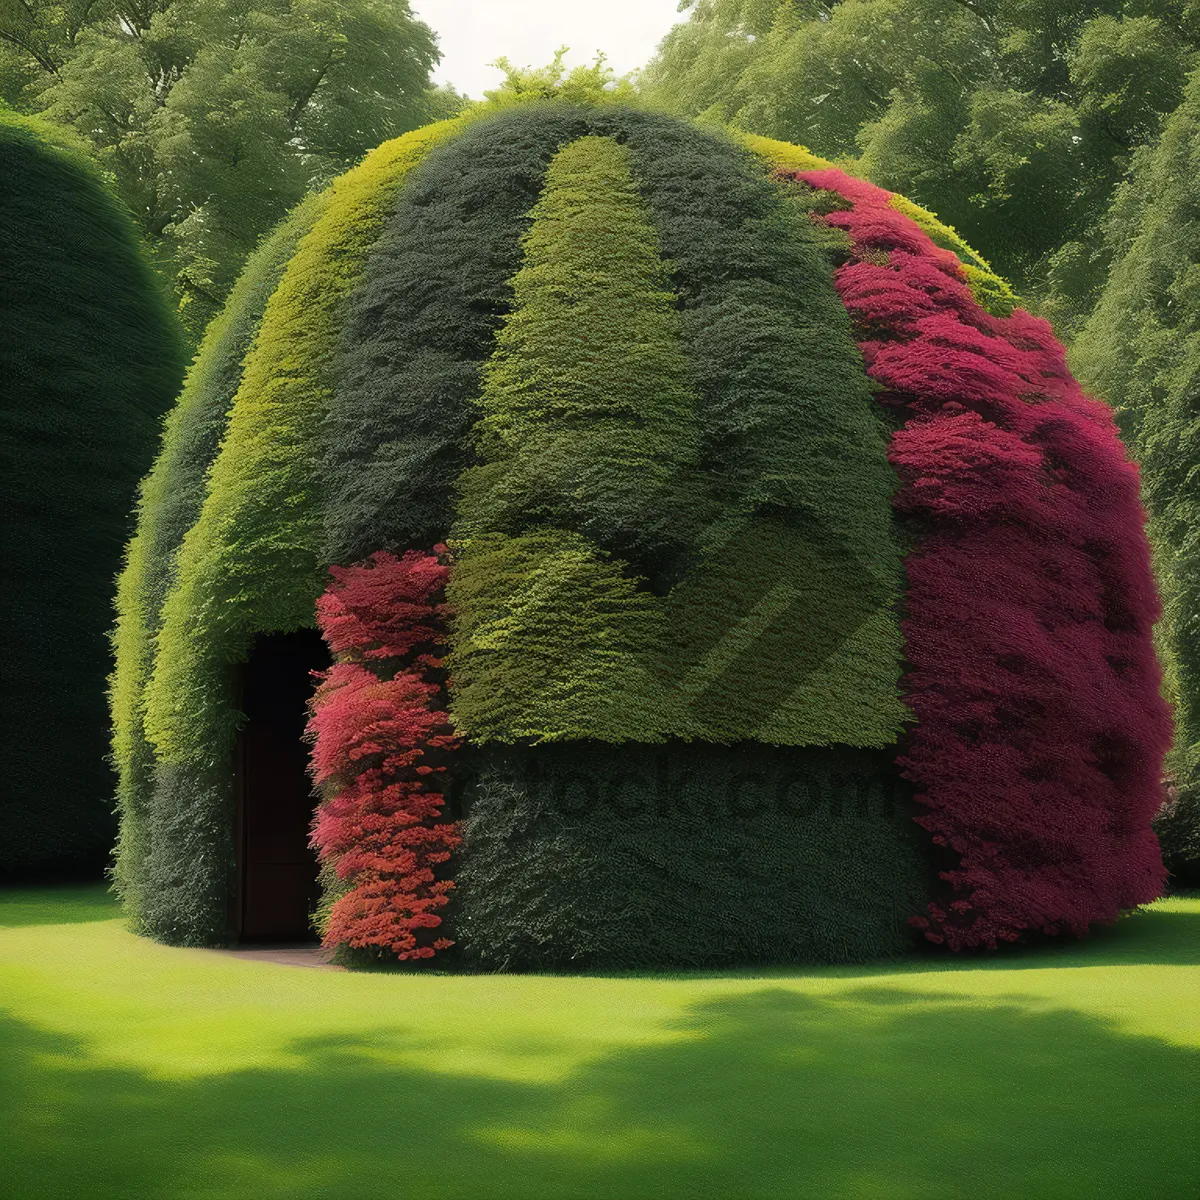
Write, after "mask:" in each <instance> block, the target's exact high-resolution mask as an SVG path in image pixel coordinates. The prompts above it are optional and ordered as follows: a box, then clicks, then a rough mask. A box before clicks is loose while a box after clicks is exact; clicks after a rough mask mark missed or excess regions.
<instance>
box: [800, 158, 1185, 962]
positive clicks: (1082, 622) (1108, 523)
mask: <svg viewBox="0 0 1200 1200" xmlns="http://www.w3.org/2000/svg"><path fill="white" fill-rule="evenodd" d="M796 177H797V178H799V179H802V180H804V181H805V182H807V183H808V184H810V185H812V186H814V187H817V188H821V189H828V190H832V191H834V192H836V193H838V194H840V195H841V196H842V197H843V198H844V199H846V200H848V201H850V202H851V205H852V207H851V208H850V209H848V210H844V211H836V212H833V213H831V214H829V215H828V216H826V217H823V218H819V219H823V220H827V221H828V222H829V223H830V224H832V225H836V226H838V227H840V228H842V229H844V230H846V232H847V233H848V234H849V235H850V238H851V243H852V247H853V249H852V254H851V258H850V261H849V262H847V263H846V264H845V265H843V266H842V267H840V268H839V269H838V271H837V276H836V283H837V287H838V291H839V293H840V294H841V297H842V300H843V302H844V303H845V305H846V308H847V310H848V311H849V313H850V315H851V317H852V319H853V321H854V324H855V328H856V336H857V337H858V339H859V345H860V346H861V349H862V352H863V356H864V359H865V362H866V366H867V370H868V372H869V374H870V375H871V377H872V378H873V379H874V380H876V381H877V382H878V383H879V384H880V385H881V389H882V390H881V392H880V395H879V399H880V402H881V403H882V404H884V405H885V406H887V407H888V408H889V409H890V410H892V412H893V413H894V415H895V417H896V418H897V420H898V422H899V427H898V428H897V429H896V432H895V433H894V434H893V437H892V441H891V447H890V451H889V458H890V460H891V462H892V464H893V466H894V467H895V469H896V471H897V473H898V475H899V477H900V481H901V486H900V489H899V490H898V492H897V494H896V497H895V507H896V509H897V512H898V513H899V514H901V516H902V522H903V524H904V525H905V526H907V527H908V528H909V529H910V531H911V533H912V534H913V536H914V549H913V550H912V551H911V553H910V555H909V557H908V559H907V562H906V571H907V577H908V587H907V601H906V617H905V620H904V621H903V625H902V628H903V632H904V636H905V642H906V657H907V660H908V672H907V675H906V679H905V687H906V692H907V702H908V704H909V706H910V707H911V708H912V710H913V712H914V714H915V716H916V718H917V724H916V726H915V728H914V729H912V730H911V732H910V734H909V735H908V738H907V740H906V744H905V746H904V748H903V754H902V756H901V758H900V759H899V762H900V764H901V766H902V768H903V769H904V772H905V774H906V775H907V777H908V778H909V779H911V780H912V781H913V782H914V783H915V784H916V787H917V799H918V801H919V802H920V803H921V804H922V805H924V806H925V808H926V809H927V810H928V811H927V812H926V813H924V814H923V815H922V816H921V817H919V818H918V821H919V823H920V824H921V825H922V826H924V828H925V829H927V830H928V831H929V832H930V834H931V835H932V840H933V842H934V843H935V845H937V846H939V847H943V848H944V849H943V850H942V851H939V852H938V854H939V857H940V859H941V863H942V865H943V866H944V868H945V869H944V870H943V871H942V872H941V875H940V877H941V879H942V880H944V881H945V884H946V885H947V886H946V888H945V890H944V894H943V895H942V896H940V897H939V898H938V899H937V900H936V902H934V903H932V904H930V905H929V910H928V914H927V915H926V916H923V917H914V918H912V922H913V924H914V925H916V926H917V927H918V928H920V929H922V930H924V933H925V937H927V938H928V939H929V940H930V941H933V942H939V943H942V942H944V943H945V944H946V945H948V946H949V947H950V948H952V949H961V948H964V947H969V946H976V945H988V946H993V947H994V946H995V945H996V944H997V943H998V942H1000V941H1013V940H1015V939H1016V938H1018V937H1019V936H1020V935H1021V934H1022V933H1023V932H1025V931H1041V932H1043V933H1046V934H1055V933H1059V932H1070V933H1073V934H1083V933H1085V932H1086V931H1087V928H1088V926H1089V925H1090V924H1091V923H1093V922H1107V921H1112V920H1114V919H1115V918H1116V917H1117V916H1118V915H1119V914H1120V912H1121V910H1123V909H1128V908H1132V907H1134V906H1136V905H1138V904H1142V903H1145V902H1147V901H1149V900H1152V899H1154V898H1155V897H1156V896H1158V895H1159V894H1160V891H1161V887H1162V883H1163V878H1164V872H1163V866H1162V860H1161V857H1160V854H1159V849H1158V844H1157V841H1156V840H1155V837H1154V834H1153V833H1152V831H1151V828H1150V819H1151V817H1152V816H1153V815H1154V813H1155V811H1156V809H1157V808H1158V805H1159V801H1160V799H1161V796H1160V786H1159V779H1160V765H1161V761H1162V756H1163V754H1164V752H1165V751H1166V749H1167V746H1168V744H1169V741H1170V733H1171V730H1170V718H1169V715H1168V710H1167V707H1166V705H1165V703H1164V701H1163V700H1162V699H1161V697H1160V694H1159V683H1160V675H1159V668H1158V663H1157V660H1156V658H1155V655H1154V650H1153V646H1152V643H1151V625H1152V624H1153V622H1154V620H1155V619H1156V618H1157V616H1158V611H1159V608H1158V599H1157V595H1156V592H1155V588H1154V582H1153V579H1152V576H1151V573H1150V556H1149V547H1148V544H1147V541H1146V538H1145V534H1144V530H1143V523H1144V517H1143V512H1142V508H1141V505H1140V502H1139V498H1138V475H1137V469H1136V467H1135V466H1134V465H1133V464H1132V463H1130V462H1129V461H1128V460H1127V459H1126V457H1125V453H1124V450H1123V447H1122V445H1121V443H1120V440H1119V439H1118V436H1117V433H1116V429H1115V426H1114V424H1113V421H1112V418H1111V416H1110V414H1109V412H1108V410H1107V408H1105V407H1104V406H1103V405H1102V404H1100V403H1098V402H1096V401H1094V400H1092V399H1090V398H1088V397H1087V396H1085V395H1084V394H1083V392H1082V391H1081V389H1080V387H1079V385H1078V384H1077V383H1076V381H1075V380H1074V379H1073V378H1072V376H1071V374H1070V372H1069V371H1068V369H1067V366H1066V360H1065V357H1064V353H1063V350H1062V347H1061V346H1060V345H1059V343H1058V342H1057V341H1056V340H1055V338H1054V336H1053V334H1052V332H1051V330H1050V326H1049V325H1048V324H1047V323H1046V322H1045V321H1044V320H1041V319H1040V318H1036V317H1033V316H1030V315H1029V314H1028V313H1026V312H1023V311H1021V310H1018V311H1017V312H1015V313H1014V314H1013V315H1012V316H1011V317H1006V318H999V317H993V316H991V315H990V314H988V313H987V312H986V311H984V310H983V309H982V308H981V307H980V306H979V304H977V303H976V301H975V299H974V297H973V296H972V293H971V291H970V288H969V287H968V286H967V283H966V280H965V278H964V275H963V272H962V269H961V267H960V266H959V263H958V260H957V258H956V257H955V256H954V255H953V254H952V253H950V252H949V251H948V250H943V249H940V248H939V247H937V246H936V245H934V243H933V242H932V241H930V239H929V238H928V237H927V236H926V234H925V233H924V232H922V230H921V229H920V227H919V226H918V225H917V224H916V223H915V222H913V221H912V220H910V219H909V218H907V217H905V216H904V215H902V214H901V213H900V212H898V211H896V210H895V209H894V208H892V207H891V206H890V204H889V199H890V193H888V192H885V191H883V190H882V189H880V188H877V187H874V186H873V185H872V184H869V183H865V182H863V181H862V180H857V179H852V178H850V177H849V176H847V175H844V174H843V173H842V172H840V171H836V170H824V171H810V172H804V173H802V174H800V175H798V176H796Z"/></svg>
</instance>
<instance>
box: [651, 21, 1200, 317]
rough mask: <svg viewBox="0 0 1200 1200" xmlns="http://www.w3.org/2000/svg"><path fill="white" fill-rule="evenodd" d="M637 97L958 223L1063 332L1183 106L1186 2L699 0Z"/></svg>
mask: <svg viewBox="0 0 1200 1200" xmlns="http://www.w3.org/2000/svg"><path fill="white" fill-rule="evenodd" d="M684 7H690V8H691V16H690V19H689V20H688V21H687V22H686V23H685V24H683V25H680V26H677V27H676V28H675V29H673V30H672V31H671V33H670V34H669V35H668V36H667V38H666V39H665V41H664V42H663V45H662V48H661V53H660V55H659V57H658V58H657V59H656V60H655V61H654V62H653V63H651V64H650V66H649V67H648V68H647V69H646V70H645V72H644V73H643V76H642V87H643V90H644V91H645V93H646V94H647V95H648V96H649V97H650V98H652V99H653V100H655V101H656V102H659V103H663V104H666V105H667V106H668V107H669V108H671V109H673V110H674V111H677V112H680V113H686V114H691V115H708V116H712V117H714V118H719V119H721V120H726V121H732V122H733V123H734V124H735V125H738V126H741V127H743V128H745V129H749V130H752V131H754V132H756V133H761V134H766V135H768V136H771V137H777V138H783V139H786V140H788V141H796V142H802V143H803V144H804V145H806V146H809V147H810V148H811V149H812V150H814V151H816V152H817V153H818V154H823V155H825V156H827V157H830V158H839V159H840V158H854V159H856V160H857V167H856V169H857V170H859V171H860V172H862V173H864V174H866V175H867V176H869V177H870V178H871V179H872V180H873V181H874V182H875V183H878V184H880V185H881V186H883V187H887V188H892V189H894V190H897V191H903V192H905V193H906V194H907V195H909V196H911V197H912V198H913V199H914V200H917V201H918V202H920V203H921V204H924V205H926V206H928V207H930V208H932V209H933V210H934V211H935V212H937V213H938V215H939V216H941V217H942V218H943V219H944V220H946V221H949V222H950V223H951V224H953V225H955V226H956V227H957V228H958V229H959V230H961V231H962V233H963V234H964V235H965V236H966V237H967V239H968V240H969V241H971V242H972V243H973V244H974V245H975V246H976V247H977V248H978V249H979V250H981V251H982V252H983V253H984V254H985V255H986V256H987V257H989V258H990V259H991V260H992V261H993V262H994V263H995V265H996V266H997V268H998V269H999V270H1000V271H1001V273H1002V274H1006V275H1008V276H1009V277H1010V278H1011V279H1012V280H1013V282H1014V284H1015V285H1016V286H1017V288H1018V290H1019V291H1022V292H1025V293H1027V294H1029V293H1037V294H1040V295H1041V296H1042V297H1043V298H1044V299H1045V301H1046V303H1047V306H1048V309H1047V311H1049V312H1050V313H1051V314H1052V315H1054V316H1055V317H1056V319H1058V320H1059V321H1060V323H1062V324H1063V325H1065V326H1069V325H1070V324H1071V323H1072V322H1074V321H1076V320H1077V319H1078V318H1079V316H1080V315H1081V314H1083V315H1086V311H1087V309H1088V308H1089V307H1090V304H1091V301H1092V300H1093V299H1094V294H1095V291H1096V290H1097V288H1098V287H1099V286H1100V285H1101V284H1102V283H1103V279H1104V271H1105V268H1106V266H1107V261H1108V260H1107V257H1106V255H1105V254H1104V252H1103V250H1101V251H1100V252H1097V251H1096V249H1095V248H1094V246H1093V244H1092V239H1091V238H1090V237H1089V234H1090V232H1091V231H1092V229H1093V228H1094V227H1095V226H1096V224H1097V223H1098V222H1099V221H1100V219H1101V218H1102V217H1103V214H1104V212H1105V211H1106V209H1107V207H1108V203H1109V200H1110V197H1111V195H1112V192H1113V189H1114V188H1115V186H1116V184H1117V183H1118V181H1119V180H1120V178H1121V176H1122V174H1123V172H1124V169H1125V167H1126V166H1127V164H1128V161H1129V156H1130V155H1131V154H1132V153H1133V152H1134V151H1135V150H1136V149H1137V147H1138V146H1140V145H1143V144H1145V143H1147V142H1149V141H1152V140H1154V139H1155V138H1156V137H1157V135H1158V132H1159V130H1160V129H1161V126H1162V121H1163V118H1164V116H1165V114H1167V113H1170V112H1171V111H1172V110H1173V109H1174V108H1175V107H1176V105H1177V104H1178V103H1179V100H1180V96H1181V93H1182V90H1183V85H1184V81H1185V79H1186V77H1187V73H1188V70H1189V68H1190V66H1191V65H1192V64H1193V62H1194V61H1195V55H1196V49H1197V45H1198V43H1200V5H1197V4H1196V3H1195V2H1194V0H829V2H819V0H695V2H694V3H692V4H690V5H684Z"/></svg>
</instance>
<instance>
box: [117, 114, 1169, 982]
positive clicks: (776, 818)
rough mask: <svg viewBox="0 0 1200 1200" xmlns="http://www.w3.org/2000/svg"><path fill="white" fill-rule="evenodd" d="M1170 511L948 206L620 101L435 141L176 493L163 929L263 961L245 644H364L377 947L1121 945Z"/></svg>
mask: <svg viewBox="0 0 1200 1200" xmlns="http://www.w3.org/2000/svg"><path fill="white" fill-rule="evenodd" d="M1142 526H1143V517H1142V512H1141V509H1140V506H1139V502H1138V479H1137V473H1136V469H1135V468H1134V467H1133V466H1132V464H1130V463H1129V462H1128V461H1127V459H1126V456H1125V454H1124V451H1123V449H1122V447H1121V444H1120V442H1119V441H1118V439H1117V436H1116V434H1115V432H1114V428H1113V424H1112V421H1111V419H1110V417H1109V415H1108V412H1107V410H1106V409H1105V408H1104V407H1103V406H1102V405H1100V404H1098V403H1096V402H1094V401H1092V400H1089V399H1088V398H1086V397H1085V396H1084V395H1083V394H1082V393H1081V392H1080V390H1079V388H1078V386H1077V384H1076V383H1075V382H1074V380H1073V379H1072V378H1071V376H1070V374H1069V373H1068V371H1067V369H1066V367H1065V365H1064V360H1063V354H1062V350H1061V347H1059V345H1058V344H1057V343H1056V342H1055V341H1054V339H1053V337H1052V335H1051V333H1050V330H1049V327H1048V326H1047V325H1046V324H1045V322H1043V321H1041V320H1039V319H1035V318H1033V317H1031V316H1029V315H1028V314H1026V313H1024V312H1023V311H1021V310H1019V309H1015V308H1014V301H1013V298H1012V296H1011V293H1009V292H1008V289H1007V288H1006V287H1005V285H1004V284H1003V283H1002V282H1001V281H1000V280H998V279H997V278H996V277H995V276H994V275H992V273H991V272H990V270H989V269H988V267H987V264H986V263H984V262H982V261H981V260H980V259H978V258H977V257H976V256H975V255H974V254H973V253H972V252H971V251H970V250H969V248H968V247H966V246H965V245H963V244H962V242H961V241H960V240H959V239H958V238H957V237H956V235H954V234H953V232H952V231H951V230H949V229H947V228H946V227H944V226H942V225H940V224H939V223H938V222H937V221H936V220H934V219H933V218H932V217H931V216H930V215H929V214H927V213H925V212H923V211H922V210H920V209H918V208H916V207H915V206H913V205H911V204H909V203H908V202H906V201H904V200H903V199H902V198H901V197H897V196H893V195H891V194H889V193H887V192H884V191H882V190H880V189H878V188H875V187H873V186H871V185H869V184H866V183H863V182H861V181H859V180H855V179H852V178H850V177H848V176H846V175H844V174H842V173H841V172H839V171H837V170H834V169H832V168H831V167H830V166H829V165H828V164H826V163H822V162H821V161H820V160H818V159H815V158H813V157H812V156H811V155H809V154H808V153H807V152H806V151H803V150H801V149H800V148H798V147H794V146H787V145H783V144H781V143H775V142H769V141H766V140H764V139H759V138H746V139H743V140H742V141H734V140H733V139H731V138H729V137H726V136H724V135H721V134H719V133H714V132H712V131H707V130H701V129H699V128H697V127H694V126H692V125H690V124H687V123H684V122H681V121H678V120H675V119H673V118H669V117H665V116H660V115H656V114H650V113H646V112H643V111H637V110H630V109H625V108H620V107H617V106H615V105H599V106H596V107H574V106H570V105H566V104H564V103H560V102H553V101H550V102H539V103H532V104H527V105H521V106H516V107H511V108H508V109H502V110H499V111H494V112H491V113H488V114H484V115H474V116H472V117H470V118H468V119H459V120H455V121H450V122H446V123H443V124H439V125H434V126H431V127H429V128H426V129H423V130H419V131H417V132H415V133H412V134H408V135H406V136H404V137H402V138H399V139H397V140H396V141H393V142H389V143H387V144H386V145H384V146H382V147H380V148H379V149H378V150H377V151H375V152H374V153H373V154H372V155H370V156H368V158H367V159H366V160H365V161H364V162H363V163H362V164H361V165H360V166H359V167H357V168H355V169H354V170H352V171H351V172H349V173H348V174H347V175H345V176H343V177H342V178H341V179H339V180H338V181H336V182H335V183H334V184H333V186H332V187H331V188H330V189H329V190H328V191H326V192H325V193H323V194H322V195H319V196H317V197H315V198H313V199H311V200H309V201H307V202H306V203H305V204H303V205H302V206H301V207H300V208H299V209H297V210H296V212H295V213H294V214H293V215H292V216H291V217H290V218H289V219H288V221H286V222H285V223H284V225H283V226H281V227H280V229H279V230H278V231H277V232H276V233H275V234H274V235H273V237H272V238H271V239H270V240H269V241H268V242H267V243H265V244H264V245H263V246H262V247H261V248H260V250H259V252H258V254H257V256H256V257H255V259H254V260H253V261H252V262H251V264H250V265H249V267H248V268H247V271H246V274H245V276H244V278H243V280H242V282H241V284H240V285H239V288H238V289H237V291H236V292H235V293H234V295H233V296H232V297H231V299H230V301H229V304H228V306H227V308H226V310H225V312H224V313H223V315H222V316H221V318H220V319H219V320H218V321H217V322H216V323H215V324H214V326H213V327H212V329H211V330H210V331H209V334H208V336H207V339H206V342H205V345H204V347H203V349H202V351H201V353H200V356H199V358H198V360H197V362H196V365H195V366H194V368H193V370H192V374H191V376H190V377H189V380H188V383H187V386H186V388H185V390H184V393H183V397H182V400H181V402H180V404H179V407H178V408H177V410H176V411H175V413H174V414H173V416H172V417H171V419H170V423H169V425H168V428H167V433H166V439H165V443H164V447H163V451H162V454H161V456H160V458H159V461H158V463H157V465H156V466H155V468H154V471H153V473H152V474H151V475H150V477H149V478H148V480H147V481H146V484H145V485H144V494H143V501H142V508H141V524H140V527H139V531H138V533H137V536H136V538H135V539H134V541H133V543H132V545H131V547H130V551H129V559H128V565H127V567H126V570H125V573H124V576H123V578H122V584H121V617H120V626H119V632H118V645H119V669H118V675H117V682H116V687H115V690H114V712H115V726H116V756H117V759H118V761H119V763H120V765H121V770H122V780H121V793H120V801H121V807H122V814H123V818H122V835H121V846H120V859H119V864H118V879H119V884H120V887H121V890H122V892H123V895H124V898H125V901H126V905H127V908H128V910H129V911H130V913H131V915H132V917H133V919H134V922H135V925H136V927H137V928H139V929H140V930H142V931H144V932H147V933H150V934H152V935H154V936H156V937H159V938H163V939H166V940H169V941H175V942H182V943H206V942H219V941H221V940H223V939H226V938H227V937H229V936H231V915H230V914H231V912H232V911H233V904H232V901H233V897H234V896H235V894H236V892H237V889H238V877H237V870H236V868H237V863H238V849H237V846H236V845H235V842H236V838H235V825H236V822H235V812H236V811H237V810H238V805H239V804H240V803H243V802H244V797H242V799H241V800H238V799H236V795H237V794H238V793H237V787H236V786H235V785H236V784H237V781H238V778H239V776H238V773H237V770H236V769H235V761H234V747H235V744H236V742H237V736H238V735H237V728H238V724H239V720H240V714H239V710H238V704H239V698H238V687H239V667H238V664H239V663H242V662H243V661H245V660H246V659H247V657H248V656H250V655H251V654H252V651H253V648H254V647H255V645H256V639H259V640H258V642H257V644H258V645H259V646H262V645H263V644H264V643H263V642H262V641H261V638H262V637H263V635H270V634H279V633H283V632H286V631H294V630H302V629H309V628H313V627H314V626H318V625H319V627H320V629H321V631H322V634H323V636H324V640H325V644H326V645H327V647H328V650H329V652H330V654H331V656H332V661H333V665H332V667H331V668H330V669H329V670H328V671H327V672H325V673H324V676H323V678H322V680H321V682H320V684H319V687H318V688H317V691H316V695H315V697H314V699H313V701H312V708H311V719H310V722H309V729H308V736H309V739H310V741H311V742H312V770H313V774H314V777H315V781H316V785H317V788H318V791H319V796H320V800H319V803H318V802H317V801H316V800H314V802H313V803H314V804H315V805H316V813H315V818H314V823H313V832H312V837H313V844H314V846H315V847H317V849H318V850H319V852H320V856H321V862H322V867H323V875H322V881H323V885H324V898H323V900H322V901H321V904H320V906H319V911H318V913H317V920H318V923H319V925H320V927H321V930H322V932H323V935H324V936H325V939H326V941H327V942H328V943H330V944H333V945H338V946H342V947H348V948H350V949H354V950H361V951H363V952H366V953H373V954H381V955H384V956H392V955H394V956H398V957H400V958H405V957H409V958H412V957H417V958H420V957H430V956H433V955H435V954H441V953H443V952H450V953H451V954H453V955H461V956H463V958H464V960H465V961H467V962H468V963H471V964H475V965H477V966H481V967H487V968H529V967H550V968H558V967H611V966H645V965H685V966H686V965H715V964H721V963H735V962H746V961H810V962H834V961H851V960H860V959H864V958H868V957H872V956H877V955H881V954H888V953H895V952H897V951H899V950H900V949H902V948H903V946H904V945H905V944H906V943H907V941H908V940H909V939H910V938H912V937H913V936H914V934H915V933H916V932H917V931H920V932H922V933H923V934H924V936H925V937H927V938H929V939H930V940H932V941H935V942H939V943H946V944H948V945H949V946H951V947H952V948H961V947H968V946H973V945H980V944H988V945H994V944H996V942H997V941H1000V940H1013V939H1016V938H1018V937H1021V936H1024V935H1026V934H1038V933H1056V932H1060V931H1062V932H1068V931H1069V932H1073V933H1076V934H1079V933H1083V932H1085V931H1086V930H1087V928H1088V926H1089V925H1090V924H1092V923H1094V922H1101V921H1109V920H1112V919H1114V918H1115V917H1117V916H1118V915H1119V913H1120V912H1121V911H1122V910H1124V909H1128V908H1130V907H1132V906H1135V905H1137V904H1140V903H1142V902H1145V901H1148V900H1150V899H1152V898H1153V897H1154V896H1156V895H1157V894H1158V892H1159V889H1160V887H1161V884H1162V877H1163V871H1162V863H1161V860H1160V857H1159V853H1158V849H1157V845H1156V843H1155V840H1154V836H1153V834H1152V832H1151V829H1150V819H1151V817H1152V816H1153V814H1154V812H1155V810H1156V808H1157V806H1158V799H1159V797H1158V782H1159V781H1158V771H1159V766H1160V762H1161V758H1162V754H1163V752H1164V749H1165V747H1166V744H1167V742H1168V740H1169V734H1170V730H1169V721H1168V717H1167V713H1166V710H1165V707H1164V705H1163V702H1162V701H1161V699H1160V697H1159V670H1158V666H1157V663H1156V661H1155V658H1154V654H1153V650H1152V646H1151V639H1150V629H1151V624H1152V622H1153V620H1154V618H1155V615H1156V613H1157V600H1156V597H1155V592H1154V586H1153V582H1152V579H1151V575H1150V570H1149V561H1148V551H1147V545H1146V541H1145V538H1144V535H1143V528H1142ZM254 652H255V653H257V651H254ZM251 725H253V721H252V722H251ZM451 946H453V947H454V949H453V950H452V951H451V950H450V947H451Z"/></svg>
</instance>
